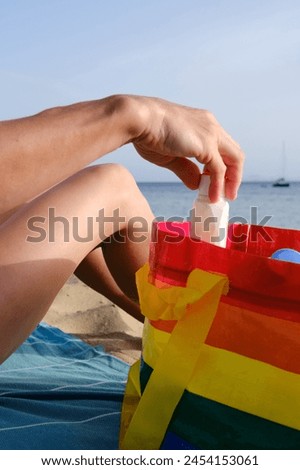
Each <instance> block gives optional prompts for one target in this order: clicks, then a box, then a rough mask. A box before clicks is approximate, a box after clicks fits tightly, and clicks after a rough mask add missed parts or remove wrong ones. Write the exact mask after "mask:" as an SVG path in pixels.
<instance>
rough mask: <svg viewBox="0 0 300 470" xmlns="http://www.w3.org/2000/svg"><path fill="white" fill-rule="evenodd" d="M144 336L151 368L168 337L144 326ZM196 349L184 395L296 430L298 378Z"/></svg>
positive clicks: (218, 351)
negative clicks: (192, 395) (193, 396)
mask: <svg viewBox="0 0 300 470" xmlns="http://www.w3.org/2000/svg"><path fill="white" fill-rule="evenodd" d="M144 334H145V337H144V342H145V347H144V349H143V357H144V360H145V362H146V363H147V364H148V365H149V366H150V367H151V368H155V364H156V362H157V361H158V358H159V356H160V355H161V351H162V350H163V348H164V346H165V345H166V343H167V342H168V337H169V336H170V333H165V332H163V331H160V330H157V329H156V328H154V327H153V326H152V325H150V324H149V322H147V324H145V330H144ZM200 347H201V353H200V356H199V359H198V361H197V364H196V367H195V369H194V373H193V376H192V377H191V380H190V381H189V383H188V385H187V386H186V389H187V390H188V391H190V392H191V393H194V394H196V395H200V396H203V397H205V398H208V399H210V400H214V401H216V402H219V403H223V404H224V405H227V406H231V407H232V408H235V409H238V410H240V411H244V412H247V413H251V414H253V415H256V416H259V417H261V418H264V419H268V420H270V421H274V422H276V423H279V424H282V425H285V426H289V427H291V428H294V429H299V430H300V400H299V396H300V376H299V375H298V374H294V373H291V372H288V371H285V370H282V369H279V368H277V367H274V366H272V365H270V364H266V363H264V362H260V361H257V360H255V359H250V358H247V357H245V356H242V355H239V354H235V353H233V352H230V351H226V350H223V349H219V348H215V347H213V346H209V345H207V344H202V345H201V346H200ZM176 367H177V364H176ZM274 390H276V395H275V396H274ZM257 397H258V398H257ZM260 397H263V399H260ZM291 403H293V406H291Z"/></svg>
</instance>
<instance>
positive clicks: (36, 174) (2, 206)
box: [0, 95, 140, 215]
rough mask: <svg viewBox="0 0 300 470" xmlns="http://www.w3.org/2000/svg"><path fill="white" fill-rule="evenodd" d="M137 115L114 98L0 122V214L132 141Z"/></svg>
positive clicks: (128, 101) (130, 104)
mask: <svg viewBox="0 0 300 470" xmlns="http://www.w3.org/2000/svg"><path fill="white" fill-rule="evenodd" d="M138 114H139V107H138V106H136V103H135V99H134V98H133V97H128V96H122V95H120V96H118V95H116V96H111V97H108V98H104V99H102V100H97V101H90V102H85V103H78V104H74V105H71V106H66V107H58V108H53V109H49V110H46V111H43V112H41V113H39V114H36V115H34V116H30V117H27V118H22V119H17V120H12V121H5V122H2V123H0V215H1V214H5V213H7V212H9V211H11V210H13V209H14V208H16V207H18V206H19V205H21V204H23V203H24V202H25V201H27V200H29V199H31V198H33V197H35V196H36V195H37V194H39V193H41V192H43V191H45V190H46V189H48V188H49V187H51V186H53V185H55V184H56V183H58V182H59V181H61V180H64V179H66V178H67V177H69V176H70V175H72V174H74V173H76V172H77V171H79V170H80V169H81V168H83V167H84V166H85V165H87V164H88V163H90V162H92V161H94V160H96V159H97V158H99V157H101V156H102V155H105V154H107V153H109V152H111V151H113V150H115V149H117V148H119V147H120V146H122V145H123V144H125V143H126V142H128V141H130V140H132V139H134V138H135V137H136V136H137V135H138V134H139V132H140V127H139V116H138Z"/></svg>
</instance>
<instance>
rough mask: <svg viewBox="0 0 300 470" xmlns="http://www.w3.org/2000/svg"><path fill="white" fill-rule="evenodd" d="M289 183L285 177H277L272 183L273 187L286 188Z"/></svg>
mask: <svg viewBox="0 0 300 470" xmlns="http://www.w3.org/2000/svg"><path fill="white" fill-rule="evenodd" d="M289 185H290V183H289V182H288V181H287V180H286V179H285V178H278V180H276V181H274V183H273V186H274V188H287V187H288V186H289Z"/></svg>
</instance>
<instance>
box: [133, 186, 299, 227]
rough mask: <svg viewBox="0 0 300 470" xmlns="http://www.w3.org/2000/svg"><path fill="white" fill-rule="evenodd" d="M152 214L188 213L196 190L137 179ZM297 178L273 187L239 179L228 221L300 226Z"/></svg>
mask: <svg viewBox="0 0 300 470" xmlns="http://www.w3.org/2000/svg"><path fill="white" fill-rule="evenodd" d="M138 186H139V188H140V190H141V192H142V193H143V194H144V196H145V197H146V199H147V200H148V202H149V204H150V207H151V208H152V211H153V213H154V215H155V217H163V218H164V220H176V219H179V220H182V219H186V218H187V217H188V216H189V212H190V210H191V208H192V206H193V202H194V200H195V198H196V197H197V191H191V190H190V189H188V188H186V187H185V186H184V185H183V184H182V183H180V182H178V183H177V182H175V183H157V182H155V183H138ZM299 203H300V182H291V183H290V186H288V187H273V186H272V183H271V182H256V183H253V182H251V183H248V182H245V183H242V185H241V187H240V190H239V193H238V197H237V199H236V200H235V201H231V202H229V204H230V222H240V223H247V224H255V225H264V226H272V227H283V228H292V229H298V230H300V208H299Z"/></svg>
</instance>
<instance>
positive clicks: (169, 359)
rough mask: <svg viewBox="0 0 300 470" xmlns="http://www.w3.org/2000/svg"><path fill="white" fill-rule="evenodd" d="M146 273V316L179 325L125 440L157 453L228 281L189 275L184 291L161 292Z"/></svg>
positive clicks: (140, 276)
mask: <svg viewBox="0 0 300 470" xmlns="http://www.w3.org/2000/svg"><path fill="white" fill-rule="evenodd" d="M148 271H149V268H148V267H147V266H146V267H143V268H142V269H141V270H140V271H139V272H138V273H137V284H138V288H139V295H140V300H141V307H142V311H143V313H144V314H146V315H147V316H149V317H150V318H152V319H158V318H163V319H166V317H168V318H174V313H173V315H172V311H173V312H174V311H175V312H176V317H177V318H180V320H179V321H178V323H177V325H176V327H175V328H174V330H173V333H172V335H171V336H170V339H169V341H168V343H167V346H166V348H165V350H164V351H163V353H162V355H161V357H160V358H159V359H158V360H157V363H156V366H155V370H154V371H153V372H152V374H151V377H150V379H149V381H148V384H147V387H146V389H145V391H144V393H143V395H142V397H141V399H140V402H139V405H138V407H137V409H136V412H135V414H134V416H133V418H132V420H131V422H130V425H129V428H128V430H127V433H126V435H125V437H124V440H123V444H122V448H123V449H159V447H160V444H161V442H162V440H163V438H164V435H165V432H166V430H167V427H168V425H169V422H170V420H171V417H172V415H173V412H174V409H175V407H176V406H177V404H178V402H179V400H180V398H181V396H182V394H183V392H184V390H185V388H186V386H187V384H188V382H189V380H190V378H191V376H192V374H193V371H194V368H195V365H196V363H197V361H198V358H199V354H200V350H201V348H200V345H201V343H202V342H204V340H205V338H206V336H207V333H208V331H209V329H210V326H211V323H212V321H213V319H214V316H215V313H216V310H217V308H218V303H219V299H220V297H221V295H222V294H224V292H225V291H226V290H227V286H228V282H227V278H226V277H224V276H221V275H217V274H210V273H207V272H204V271H201V270H198V269H197V270H194V271H193V272H192V273H191V274H190V276H189V278H188V280H187V287H186V288H180V287H169V288H165V289H158V288H157V287H155V286H153V285H151V284H149V283H148ZM163 291H164V292H163ZM171 291H173V292H171ZM170 302H171V305H170ZM152 305H155V312H152V311H151V307H152Z"/></svg>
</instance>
